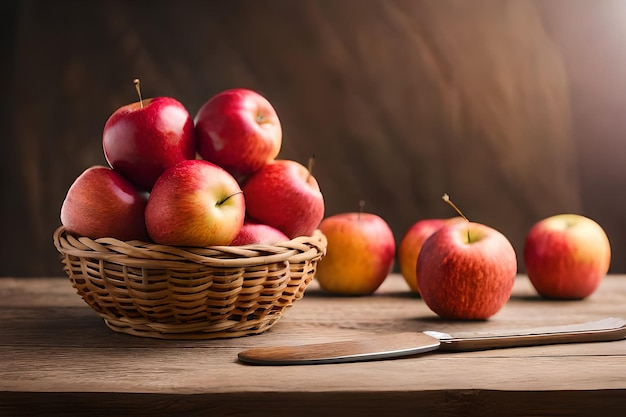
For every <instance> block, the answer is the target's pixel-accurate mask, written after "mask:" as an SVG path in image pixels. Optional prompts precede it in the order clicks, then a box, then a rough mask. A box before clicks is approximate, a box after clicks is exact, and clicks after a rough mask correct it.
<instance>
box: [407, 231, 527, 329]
mask: <svg viewBox="0 0 626 417" xmlns="http://www.w3.org/2000/svg"><path fill="white" fill-rule="evenodd" d="M516 273H517V259H516V255H515V250H514V249H513V246H512V245H511V243H510V242H509V240H508V239H507V238H506V237H505V236H504V235H503V234H502V233H500V232H498V231H497V230H495V229H492V228H491V227H488V226H485V225H483V224H480V223H470V222H465V223H461V222H455V223H452V224H449V225H447V226H444V227H442V228H441V229H439V230H438V231H436V232H435V233H434V234H432V235H431V236H430V237H429V238H428V239H426V241H425V242H424V244H423V246H422V250H421V251H420V254H419V257H418V259H417V283H418V286H419V289H420V294H421V295H422V299H423V300H424V302H425V303H426V305H427V306H428V307H429V308H430V309H431V310H432V311H434V312H435V313H436V314H437V315H439V316H441V317H443V318H448V319H468V320H486V319H488V318H489V317H491V316H493V315H494V314H496V313H497V312H498V311H499V310H500V309H501V308H502V307H503V306H504V304H506V302H507V301H508V299H509V298H510V296H511V291H512V290H513V284H514V281H515V275H516Z"/></svg>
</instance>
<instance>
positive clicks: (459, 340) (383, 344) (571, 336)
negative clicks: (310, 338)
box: [237, 318, 626, 365]
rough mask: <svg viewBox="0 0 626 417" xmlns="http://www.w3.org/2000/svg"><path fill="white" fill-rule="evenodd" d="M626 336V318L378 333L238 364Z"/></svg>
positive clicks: (263, 353) (254, 351)
mask: <svg viewBox="0 0 626 417" xmlns="http://www.w3.org/2000/svg"><path fill="white" fill-rule="evenodd" d="M624 338H626V320H624V319H621V318H607V319H603V320H599V321H594V322H587V323H578V324H569V325H563V326H549V327H539V328H531V329H523V330H510V331H498V332H462V333H455V334H454V335H452V334H448V333H442V332H437V331H423V332H404V333H396V334H392V335H377V336H371V337H368V338H367V339H355V340H347V341H338V342H326V343H313V344H304V345H293V346H289V345H285V346H265V347H256V348H251V349H247V350H244V351H241V352H239V354H238V355H237V357H238V359H239V361H241V362H244V363H247V364H253V365H314V364H331V363H346V362H363V361H371V360H382V359H393V358H398V357H403V356H411V355H417V354H421V353H426V352H432V351H436V350H441V351H472V350H486V349H501V348H509V347H524V346H536V345H548V344H562V343H586V342H608V341H616V340H623V339H624Z"/></svg>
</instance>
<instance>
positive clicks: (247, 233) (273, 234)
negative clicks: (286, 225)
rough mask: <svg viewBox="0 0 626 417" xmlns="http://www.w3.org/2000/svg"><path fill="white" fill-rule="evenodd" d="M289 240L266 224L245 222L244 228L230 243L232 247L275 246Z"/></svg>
mask: <svg viewBox="0 0 626 417" xmlns="http://www.w3.org/2000/svg"><path fill="white" fill-rule="evenodd" d="M287 240H289V238H288V237H287V235H285V234H284V233H283V232H281V231H280V230H278V229H276V228H274V227H272V226H268V225H266V224H260V223H254V222H251V221H248V220H246V221H244V223H243V227H242V228H241V230H240V231H239V233H238V234H237V236H235V239H233V241H232V242H231V243H230V244H231V246H241V245H253V244H255V245H274V244H276V243H278V242H284V241H287Z"/></svg>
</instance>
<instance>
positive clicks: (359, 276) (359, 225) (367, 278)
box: [315, 210, 395, 295]
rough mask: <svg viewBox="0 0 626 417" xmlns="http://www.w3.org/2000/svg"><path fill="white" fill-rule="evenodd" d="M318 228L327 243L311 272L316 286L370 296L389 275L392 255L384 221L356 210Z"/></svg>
mask: <svg viewBox="0 0 626 417" xmlns="http://www.w3.org/2000/svg"><path fill="white" fill-rule="evenodd" d="M319 228H320V231H321V232H322V233H324V235H325V236H326V239H327V242H328V243H327V252H326V256H325V257H324V258H322V259H321V260H320V261H319V263H318V265H317V271H316V273H315V278H316V279H317V281H318V282H319V284H320V287H321V288H322V289H323V290H324V291H327V292H329V293H334V294H342V295H369V294H372V293H374V292H375V291H376V290H377V289H378V287H380V285H381V284H382V283H383V282H384V280H385V278H386V277H387V276H388V275H389V272H390V271H391V267H392V265H393V259H394V255H395V240H394V236H393V232H392V231H391V228H390V227H389V225H388V224H387V222H386V221H385V220H384V219H383V218H381V217H380V216H378V215H376V214H373V213H365V212H363V211H362V210H360V211H359V212H350V213H340V214H335V215H333V216H329V217H327V218H325V219H324V220H323V221H322V222H321V224H320V226H319Z"/></svg>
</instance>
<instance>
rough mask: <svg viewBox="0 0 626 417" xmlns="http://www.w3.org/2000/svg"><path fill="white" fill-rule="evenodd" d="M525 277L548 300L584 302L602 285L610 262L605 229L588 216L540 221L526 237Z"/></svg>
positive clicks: (609, 249)
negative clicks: (526, 276) (558, 299)
mask: <svg viewBox="0 0 626 417" xmlns="http://www.w3.org/2000/svg"><path fill="white" fill-rule="evenodd" d="M524 263H525V266H526V274H527V275H528V278H529V279H530V282H531V283H532V285H533V286H534V287H535V289H536V290H537V292H538V293H539V294H540V295H541V296H543V297H546V298H561V299H582V298H585V297H587V296H589V295H591V294H592V293H593V292H594V291H595V290H596V288H598V286H599V285H600V282H601V281H602V278H604V276H605V275H606V273H607V272H608V270H609V266H610V263H611V245H610V243H609V239H608V237H607V235H606V233H605V232H604V230H603V229H602V227H601V226H600V225H599V224H598V223H596V222H595V221H594V220H591V219H590V218H588V217H585V216H581V215H578V214H559V215H555V216H551V217H548V218H545V219H543V220H540V221H539V222H537V223H535V225H534V226H533V227H532V228H531V229H530V231H529V232H528V234H527V235H526V243H525V247H524Z"/></svg>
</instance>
